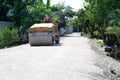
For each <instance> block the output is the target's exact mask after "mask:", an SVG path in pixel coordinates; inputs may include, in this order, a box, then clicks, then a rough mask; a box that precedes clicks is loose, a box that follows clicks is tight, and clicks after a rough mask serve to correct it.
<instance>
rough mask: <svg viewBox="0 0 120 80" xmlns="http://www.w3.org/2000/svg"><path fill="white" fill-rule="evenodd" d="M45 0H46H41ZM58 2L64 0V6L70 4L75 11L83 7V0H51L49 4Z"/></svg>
mask: <svg viewBox="0 0 120 80" xmlns="http://www.w3.org/2000/svg"><path fill="white" fill-rule="evenodd" d="M43 1H44V2H46V1H47V0H43ZM59 2H65V6H68V5H69V6H71V7H72V8H73V9H74V10H75V11H77V10H78V9H80V8H83V3H84V0H51V4H52V5H53V4H57V3H59Z"/></svg>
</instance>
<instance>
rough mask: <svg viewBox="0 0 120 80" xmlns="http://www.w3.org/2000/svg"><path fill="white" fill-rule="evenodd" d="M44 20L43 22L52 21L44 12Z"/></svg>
mask: <svg viewBox="0 0 120 80" xmlns="http://www.w3.org/2000/svg"><path fill="white" fill-rule="evenodd" d="M44 22H45V23H52V18H51V17H49V16H48V15H47V14H45V18H44Z"/></svg>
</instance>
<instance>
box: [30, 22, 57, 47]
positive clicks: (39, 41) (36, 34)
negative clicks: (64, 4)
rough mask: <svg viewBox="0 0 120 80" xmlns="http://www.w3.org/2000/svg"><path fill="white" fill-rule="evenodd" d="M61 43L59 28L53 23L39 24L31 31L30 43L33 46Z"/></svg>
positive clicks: (33, 26) (31, 28) (32, 27)
mask: <svg viewBox="0 0 120 80" xmlns="http://www.w3.org/2000/svg"><path fill="white" fill-rule="evenodd" d="M54 42H55V43H59V34H58V26H57V24H53V23H37V24H34V25H32V26H31V27H30V29H29V43H30V45H31V46H33V45H53V44H54Z"/></svg>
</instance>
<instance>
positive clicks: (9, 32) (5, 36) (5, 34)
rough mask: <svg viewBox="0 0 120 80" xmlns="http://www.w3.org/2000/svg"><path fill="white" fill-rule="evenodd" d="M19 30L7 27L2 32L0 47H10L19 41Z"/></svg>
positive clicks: (0, 34) (0, 33)
mask: <svg viewBox="0 0 120 80" xmlns="http://www.w3.org/2000/svg"><path fill="white" fill-rule="evenodd" d="M19 40H20V39H19V35H18V30H17V29H15V28H13V29H9V28H5V29H4V30H2V31H1V32H0V47H9V46H11V45H13V44H14V43H15V42H17V41H19Z"/></svg>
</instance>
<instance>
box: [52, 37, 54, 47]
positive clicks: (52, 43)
mask: <svg viewBox="0 0 120 80" xmlns="http://www.w3.org/2000/svg"><path fill="white" fill-rule="evenodd" d="M53 44H54V37H52V45H53Z"/></svg>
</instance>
